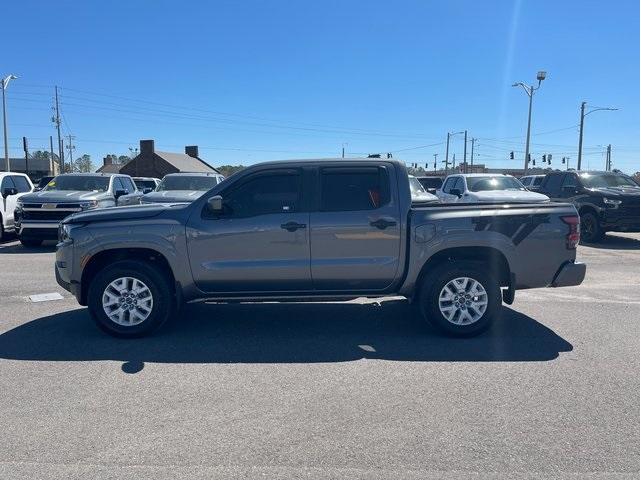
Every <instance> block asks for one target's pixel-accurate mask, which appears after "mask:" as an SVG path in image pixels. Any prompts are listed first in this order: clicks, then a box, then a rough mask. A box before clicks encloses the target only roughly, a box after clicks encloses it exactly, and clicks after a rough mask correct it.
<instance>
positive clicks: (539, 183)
mask: <svg viewBox="0 0 640 480" xmlns="http://www.w3.org/2000/svg"><path fill="white" fill-rule="evenodd" d="M542 180H544V177H536V178H535V179H534V180H533V184H534V185H535V186H536V187H539V186H540V185H542Z"/></svg>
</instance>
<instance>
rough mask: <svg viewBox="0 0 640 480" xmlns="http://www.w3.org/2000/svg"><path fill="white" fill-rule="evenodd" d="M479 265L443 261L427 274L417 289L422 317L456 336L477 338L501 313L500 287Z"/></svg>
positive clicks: (441, 329)
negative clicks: (475, 336)
mask: <svg viewBox="0 0 640 480" xmlns="http://www.w3.org/2000/svg"><path fill="white" fill-rule="evenodd" d="M486 270H487V269H486V268H483V267H482V266H481V265H479V264H476V263H473V262H446V263H444V264H442V265H440V266H439V267H436V268H435V269H434V271H433V272H428V273H427V278H426V279H425V281H424V282H423V284H422V288H421V290H420V297H419V302H420V310H421V312H422V315H423V316H424V317H425V318H426V320H428V321H429V322H430V323H431V324H432V325H433V326H434V327H436V328H438V330H440V331H442V332H444V333H447V334H449V335H453V336H457V337H470V336H473V335H478V334H479V333H481V332H483V331H485V330H486V329H488V328H489V327H490V326H491V323H492V322H493V320H494V319H495V318H496V317H497V316H498V315H499V314H500V310H501V308H502V297H501V295H500V284H499V283H498V281H497V280H496V279H495V278H494V277H493V276H492V275H491V274H490V273H489V272H487V271H486Z"/></svg>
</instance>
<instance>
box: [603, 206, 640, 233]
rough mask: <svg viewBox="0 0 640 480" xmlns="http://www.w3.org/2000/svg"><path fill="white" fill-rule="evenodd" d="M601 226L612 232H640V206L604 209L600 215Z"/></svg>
mask: <svg viewBox="0 0 640 480" xmlns="http://www.w3.org/2000/svg"><path fill="white" fill-rule="evenodd" d="M601 220H602V226H603V227H604V229H605V230H609V231H614V232H640V205H623V206H621V207H619V208H611V209H609V208H608V209H606V210H605V211H604V212H603V213H602V215H601Z"/></svg>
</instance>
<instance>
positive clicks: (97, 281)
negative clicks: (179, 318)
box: [87, 260, 175, 338]
mask: <svg viewBox="0 0 640 480" xmlns="http://www.w3.org/2000/svg"><path fill="white" fill-rule="evenodd" d="M169 283H170V282H169V281H168V279H167V278H166V275H163V272H162V271H161V270H160V269H159V268H156V267H155V266H154V265H152V264H150V263H148V262H139V261H134V260H123V261H119V262H115V263H112V264H110V265H107V266H106V267H104V268H103V269H102V270H100V271H99V272H98V273H97V274H96V276H95V277H94V278H93V280H92V281H91V285H90V287H89V292H88V295H87V304H88V306H89V312H90V313H91V317H92V318H93V320H94V321H95V322H96V324H97V325H98V327H100V328H101V329H102V330H103V331H105V332H107V333H108V334H110V335H113V336H115V337H124V338H132V337H142V336H145V335H147V334H149V333H151V332H152V331H153V330H155V329H156V328H158V327H159V326H160V325H162V324H163V323H164V322H166V321H167V320H168V319H169V317H170V316H171V314H172V313H173V312H174V311H175V308H174V307H175V298H174V295H173V292H172V290H171V287H170V285H169Z"/></svg>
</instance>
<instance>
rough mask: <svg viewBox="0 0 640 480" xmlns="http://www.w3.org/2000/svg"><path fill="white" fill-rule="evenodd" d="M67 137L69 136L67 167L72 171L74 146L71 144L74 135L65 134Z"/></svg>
mask: <svg viewBox="0 0 640 480" xmlns="http://www.w3.org/2000/svg"><path fill="white" fill-rule="evenodd" d="M67 137H69V145H67V150H69V168H70V169H71V171H73V149H74V148H76V147H74V146H73V140H75V138H76V137H74V136H73V135H71V134H69V135H67Z"/></svg>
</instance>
